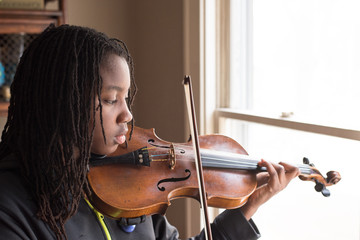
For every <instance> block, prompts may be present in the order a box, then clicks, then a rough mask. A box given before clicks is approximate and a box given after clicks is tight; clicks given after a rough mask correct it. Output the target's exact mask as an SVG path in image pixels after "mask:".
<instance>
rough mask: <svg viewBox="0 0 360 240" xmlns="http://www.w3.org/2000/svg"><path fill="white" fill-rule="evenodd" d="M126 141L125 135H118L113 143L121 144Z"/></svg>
mask: <svg viewBox="0 0 360 240" xmlns="http://www.w3.org/2000/svg"><path fill="white" fill-rule="evenodd" d="M125 141H126V136H125V135H119V136H116V137H115V142H116V143H117V144H123V143H124V142H125Z"/></svg>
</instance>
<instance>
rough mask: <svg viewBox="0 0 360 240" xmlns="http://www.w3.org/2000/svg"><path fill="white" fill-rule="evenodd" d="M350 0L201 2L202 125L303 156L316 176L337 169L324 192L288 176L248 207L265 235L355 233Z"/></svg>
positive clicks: (358, 230) (353, 17) (355, 69)
mask: <svg viewBox="0 0 360 240" xmlns="http://www.w3.org/2000/svg"><path fill="white" fill-rule="evenodd" d="M359 8H360V2H359V1H356V0H345V1H337V0H335V1H325V0H305V1H304V0H302V1H286V0H272V1H266V0H257V1H251V0H226V1H225V0H222V1H219V0H209V1H206V5H205V12H206V14H205V26H206V27H205V43H206V44H205V56H206V58H205V59H206V60H205V63H206V65H205V87H204V89H205V94H204V95H205V98H204V99H205V100H204V103H205V104H204V109H205V111H204V119H206V120H205V121H204V122H205V124H204V125H203V127H204V128H205V132H213V131H215V132H219V133H221V134H224V135H227V136H230V137H233V138H234V139H235V140H237V141H238V142H239V143H240V144H241V145H243V146H244V147H245V149H246V150H247V151H248V152H249V154H250V155H256V156H259V157H262V158H264V159H268V160H270V161H274V162H278V161H286V162H291V163H293V164H301V163H302V158H303V157H307V158H309V159H310V162H312V163H314V164H315V166H316V167H317V168H318V169H319V170H320V171H321V172H322V174H323V175H326V172H327V171H329V170H336V171H339V173H340V174H341V175H342V180H341V181H340V182H339V183H338V185H335V186H332V187H329V190H330V192H331V196H330V197H329V198H325V197H323V196H322V195H321V194H320V193H317V192H315V190H314V189H313V186H314V184H313V183H310V182H302V181H301V180H298V179H296V180H294V181H293V182H291V183H290V185H289V186H288V188H286V189H285V190H284V191H283V192H281V193H280V194H279V195H277V196H275V197H274V198H273V199H271V200H270V201H269V202H268V203H266V204H265V205H264V206H262V207H261V208H260V209H259V210H258V212H257V213H256V214H255V216H254V219H255V221H256V223H257V225H258V226H259V228H260V231H261V232H262V235H263V238H264V239H270V240H272V239H293V240H297V239H299V240H300V239H305V238H306V239H309V240H312V239H329V240H331V239H348V240H355V239H359V237H360V204H359V203H360V193H359V191H358V189H359V187H358V186H357V184H356V183H357V182H358V180H357V178H356V176H357V172H356V171H357V169H358V168H359V167H360V157H359V153H358V152H359V150H360V144H359V140H360V108H359V105H360V80H359V79H360V44H358V43H359V42H360V31H359V29H360V15H359V14H358V13H357V9H359ZM214 26H215V27H214ZM214 86H217V87H216V88H215V87H214ZM213 89H217V90H216V91H215V92H214V90H213ZM210 91H213V92H212V93H210ZM213 94H217V98H216V100H213V99H212V96H213ZM208 123H211V125H210V124H208ZM274 218H275V219H274ZM289 223H291V224H289Z"/></svg>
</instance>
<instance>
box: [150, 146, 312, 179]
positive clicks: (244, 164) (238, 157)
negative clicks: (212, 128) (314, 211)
mask: <svg viewBox="0 0 360 240" xmlns="http://www.w3.org/2000/svg"><path fill="white" fill-rule="evenodd" d="M154 148H156V147H148V148H147V149H154ZM205 152H207V151H205ZM208 152H212V153H213V154H212V156H206V155H205V154H206V153H205V154H201V155H202V156H201V158H202V159H203V165H204V167H222V168H235V169H244V170H256V169H259V167H258V163H259V162H260V160H259V159H255V158H252V157H250V156H249V155H243V154H236V153H230V154H227V155H228V156H227V157H229V158H233V159H224V157H223V156H220V154H223V153H216V154H215V153H214V151H208ZM214 155H215V156H214ZM160 156H169V154H168V153H164V154H153V155H150V157H151V158H152V161H156V162H166V161H168V160H169V159H153V158H155V157H160ZM225 157H226V156H225ZM297 168H299V170H300V172H301V173H302V174H309V175H310V174H312V173H313V170H312V169H311V168H310V166H308V165H306V164H299V165H297Z"/></svg>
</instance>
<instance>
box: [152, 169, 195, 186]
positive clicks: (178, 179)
mask: <svg viewBox="0 0 360 240" xmlns="http://www.w3.org/2000/svg"><path fill="white" fill-rule="evenodd" d="M185 172H186V173H188V175H187V176H185V177H181V178H165V179H162V180H160V181H159V182H158V184H157V188H158V189H159V190H160V191H162V192H164V191H165V187H160V184H162V183H165V182H181V181H185V180H187V179H189V178H190V176H191V171H190V170H189V169H185Z"/></svg>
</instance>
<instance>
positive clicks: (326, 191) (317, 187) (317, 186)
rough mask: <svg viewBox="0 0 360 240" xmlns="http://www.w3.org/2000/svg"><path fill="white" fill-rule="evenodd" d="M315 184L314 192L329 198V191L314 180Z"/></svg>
mask: <svg viewBox="0 0 360 240" xmlns="http://www.w3.org/2000/svg"><path fill="white" fill-rule="evenodd" d="M315 182H316V185H315V190H316V191H317V192H321V193H322V195H323V196H324V197H329V196H330V191H329V190H328V189H327V188H326V187H325V185H324V184H322V183H321V182H319V181H317V180H315Z"/></svg>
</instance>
